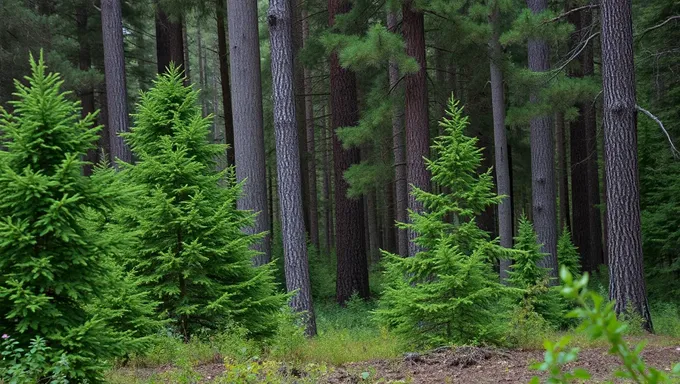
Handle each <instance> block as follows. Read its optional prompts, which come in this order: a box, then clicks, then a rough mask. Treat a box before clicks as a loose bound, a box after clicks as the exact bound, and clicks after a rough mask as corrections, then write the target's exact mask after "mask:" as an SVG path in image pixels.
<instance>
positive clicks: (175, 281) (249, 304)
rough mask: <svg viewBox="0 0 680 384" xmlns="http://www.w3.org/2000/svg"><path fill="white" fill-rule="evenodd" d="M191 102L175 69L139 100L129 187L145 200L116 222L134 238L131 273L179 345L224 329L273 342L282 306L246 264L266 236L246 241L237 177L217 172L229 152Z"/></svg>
mask: <svg viewBox="0 0 680 384" xmlns="http://www.w3.org/2000/svg"><path fill="white" fill-rule="evenodd" d="M197 99H198V92H197V91H194V90H192V89H191V87H187V86H184V85H183V77H182V75H181V72H180V71H179V70H178V69H177V68H176V67H174V66H172V68H170V69H169V71H168V73H167V74H163V75H159V77H158V78H157V79H156V81H155V83H154V87H153V88H152V89H151V90H150V91H149V92H146V93H144V94H143V95H142V98H141V101H140V103H139V105H138V111H137V114H136V115H134V118H135V124H134V127H133V129H132V132H131V133H130V134H129V135H128V136H127V140H128V143H129V144H130V147H131V148H132V150H133V152H134V154H135V155H136V156H137V158H138V159H139V162H138V163H137V164H136V165H135V166H130V167H129V180H130V181H131V182H133V183H137V184H139V185H141V187H142V188H143V190H144V193H143V194H142V196H140V197H139V199H138V200H139V204H137V205H136V206H132V207H130V208H128V209H126V210H125V212H122V217H123V218H124V219H125V220H126V222H125V223H126V224H127V225H129V226H131V227H132V228H137V230H138V231H139V243H138V245H137V247H136V248H135V249H134V252H133V254H132V255H130V256H129V264H130V266H131V267H132V268H133V269H134V271H135V272H136V273H137V274H138V275H139V276H140V279H141V281H142V283H143V286H145V287H147V289H148V290H149V291H150V292H151V296H152V298H153V299H156V300H159V301H161V302H162V304H161V306H160V310H162V311H163V312H166V313H167V315H168V316H169V317H170V318H171V319H172V321H173V325H174V326H175V328H176V330H177V331H178V332H179V333H181V334H182V335H183V336H184V338H185V339H188V338H189V337H190V336H191V335H192V334H193V333H195V332H196V331H198V330H199V329H202V328H207V329H219V328H220V327H222V326H224V325H226V324H227V323H228V322H236V323H238V324H240V325H242V326H243V327H246V328H247V329H248V330H249V331H250V332H251V334H252V335H253V336H262V335H265V334H269V333H271V332H272V331H273V328H272V326H271V325H272V323H273V322H274V315H275V313H276V312H277V311H278V310H279V309H280V307H281V306H282V305H283V304H284V302H285V300H284V296H281V295H278V294H276V293H275V285H274V282H273V274H272V269H271V265H269V264H267V265H263V266H261V267H254V266H253V265H252V263H251V260H252V258H253V257H254V256H256V255H257V252H256V251H254V250H251V249H250V247H251V246H252V245H253V243H255V242H257V241H260V240H261V238H262V236H263V234H256V235H250V234H246V233H244V232H243V231H242V230H243V228H245V227H248V226H250V225H252V222H253V214H251V213H249V212H247V211H241V210H237V209H235V204H236V200H237V199H238V198H239V196H240V193H241V185H240V184H236V183H235V181H234V174H233V167H229V168H227V169H225V170H224V171H222V172H218V171H216V170H215V168H216V167H215V166H216V163H215V158H216V157H217V156H218V155H220V154H223V153H224V150H225V146H224V145H217V144H209V143H208V140H207V139H208V134H209V127H210V124H211V119H212V117H202V116H201V108H200V106H199V105H198V104H197Z"/></svg>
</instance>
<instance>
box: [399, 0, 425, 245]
mask: <svg viewBox="0 0 680 384" xmlns="http://www.w3.org/2000/svg"><path fill="white" fill-rule="evenodd" d="M402 29H403V32H404V39H405V40H406V53H407V54H408V55H409V56H411V57H413V58H415V60H416V61H417V62H418V65H420V70H419V71H418V72H416V73H414V74H409V75H406V100H405V105H406V107H405V109H404V113H405V116H406V164H407V166H406V169H407V177H406V179H407V182H408V184H409V185H410V186H411V188H413V187H417V188H420V189H422V190H424V191H429V190H430V174H429V172H428V170H427V166H426V164H425V157H426V156H428V155H429V153H430V128H429V125H428V108H427V107H428V105H427V73H426V69H427V67H426V63H425V16H424V15H423V13H422V11H420V10H418V9H416V6H415V4H414V1H413V0H406V1H405V2H404V4H403V6H402ZM408 208H409V209H410V210H412V211H414V212H420V211H422V210H423V206H422V204H421V203H420V202H418V200H417V199H416V198H415V196H414V195H413V194H409V198H408ZM414 236H415V234H413V233H410V234H409V235H408V237H409V240H411V242H410V243H409V256H413V255H415V254H416V253H417V252H418V251H419V249H418V247H417V245H416V243H415V242H413V239H414Z"/></svg>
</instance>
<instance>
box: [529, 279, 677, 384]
mask: <svg viewBox="0 0 680 384" xmlns="http://www.w3.org/2000/svg"><path fill="white" fill-rule="evenodd" d="M560 277H561V278H562V281H563V283H564V286H563V287H562V290H561V292H562V294H563V295H564V296H565V297H566V298H568V299H571V300H573V301H574V302H576V303H577V304H578V307H577V308H576V309H574V310H573V311H572V312H570V314H569V315H570V316H572V317H575V318H577V319H579V320H581V324H580V325H579V327H578V331H580V332H583V333H585V334H587V335H588V337H589V338H590V339H591V340H597V339H600V338H604V339H606V340H607V342H608V343H609V345H610V348H609V353H610V354H612V355H615V356H617V357H619V358H620V359H621V362H622V364H623V366H622V367H621V368H620V369H618V370H617V371H616V372H615V376H616V377H617V378H622V379H627V380H630V381H632V382H634V383H640V384H658V383H670V382H671V379H672V378H673V377H675V378H680V364H676V365H675V366H674V367H673V368H672V370H671V373H670V375H668V374H666V373H665V372H662V371H660V370H658V369H655V368H653V367H648V366H647V365H646V364H645V362H644V361H643V360H642V358H641V357H640V355H641V352H642V350H643V348H644V342H642V343H639V344H637V345H636V346H635V348H633V349H631V348H630V347H629V346H628V344H627V343H626V341H625V340H624V338H623V336H624V334H625V333H626V328H627V325H626V324H624V323H623V322H621V321H620V320H618V319H617V318H616V312H615V311H614V303H613V302H607V301H606V300H605V299H604V298H603V297H602V296H600V295H599V294H597V293H595V292H593V291H590V290H588V274H587V273H586V274H584V275H583V276H582V277H581V278H580V279H574V277H573V276H572V274H571V273H570V272H569V270H568V269H567V268H566V267H564V266H563V267H562V268H561V270H560ZM569 341H570V337H569V336H563V337H562V338H561V339H560V340H559V341H558V342H556V343H552V342H550V341H547V340H546V342H545V348H546V352H545V359H544V361H543V362H542V363H538V364H536V365H535V366H534V368H535V369H538V370H541V371H545V372H548V374H549V377H548V379H547V381H546V382H547V383H554V384H561V383H570V382H575V381H580V380H587V379H589V378H590V374H589V373H588V372H587V371H586V370H584V369H580V368H578V369H574V370H573V371H570V372H564V366H565V365H566V364H568V363H571V362H574V361H576V359H577V357H578V352H579V350H578V348H569V347H568V344H569ZM540 382H541V380H540V379H539V378H538V377H534V378H533V379H532V381H531V383H535V384H538V383H540Z"/></svg>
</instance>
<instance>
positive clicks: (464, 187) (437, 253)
mask: <svg viewBox="0 0 680 384" xmlns="http://www.w3.org/2000/svg"><path fill="white" fill-rule="evenodd" d="M447 115H448V118H444V119H443V120H442V121H441V123H440V125H441V127H442V128H443V129H444V136H442V137H439V138H438V139H437V140H436V141H435V145H434V148H435V150H436V151H437V153H439V157H438V158H437V159H435V160H428V161H427V164H428V169H429V170H430V172H432V181H433V183H434V184H436V186H437V187H435V188H433V190H442V191H446V192H441V193H439V194H437V193H429V192H426V191H423V190H420V189H417V188H414V191H413V194H414V195H415V198H416V199H417V200H418V201H420V202H421V203H423V205H424V207H425V211H424V212H422V213H411V220H412V223H410V224H406V225H404V226H405V227H408V228H409V229H410V230H412V231H413V232H415V233H416V234H417V238H416V239H415V241H416V242H417V243H418V244H419V245H421V246H422V247H423V248H424V250H423V251H421V252H419V253H417V254H416V255H415V256H413V257H410V258H401V257H399V256H398V255H394V254H390V253H385V254H384V259H385V275H384V276H385V291H384V293H383V295H382V297H381V299H380V304H379V307H378V309H377V310H376V311H375V314H376V317H377V319H378V320H379V322H380V323H381V324H383V325H385V326H387V327H388V328H390V329H393V330H394V331H395V332H396V333H397V334H398V335H401V336H403V337H404V338H406V339H408V340H410V341H411V342H413V343H416V344H421V345H422V344H425V345H433V344H444V343H450V342H460V343H469V342H475V341H478V342H497V341H499V340H500V339H501V333H502V329H503V325H504V319H503V317H504V316H506V315H507V313H508V309H509V308H508V307H507V300H505V298H506V297H508V296H512V295H513V294H516V293H517V292H516V290H513V289H512V288H508V287H506V286H504V285H502V284H500V282H499V276H498V275H497V274H496V273H494V271H493V268H492V263H493V260H494V258H495V257H498V256H503V257H510V256H511V254H512V253H515V251H513V250H508V249H505V248H502V247H500V246H499V245H498V244H497V242H496V241H494V240H491V239H490V238H489V234H488V233H486V232H485V231H483V230H481V229H480V228H479V227H478V225H477V223H476V222H475V216H477V215H479V214H480V213H481V212H483V211H484V210H485V209H486V208H487V207H488V206H490V205H494V204H497V203H498V202H499V201H500V199H501V198H500V197H499V196H497V195H496V194H494V192H493V177H492V175H491V170H488V171H487V172H484V173H481V174H479V173H478V172H477V170H478V168H479V166H480V163H481V160H482V155H481V149H480V148H478V147H477V139H476V138H473V137H468V136H465V134H464V130H465V128H466V127H467V125H468V120H467V117H464V116H463V110H462V107H459V106H458V102H456V101H455V100H453V99H452V100H451V101H450V103H449V106H448V111H447ZM438 187H441V188H438ZM453 216H455V217H457V220H454V221H453V222H451V221H450V220H448V219H447V218H449V217H453Z"/></svg>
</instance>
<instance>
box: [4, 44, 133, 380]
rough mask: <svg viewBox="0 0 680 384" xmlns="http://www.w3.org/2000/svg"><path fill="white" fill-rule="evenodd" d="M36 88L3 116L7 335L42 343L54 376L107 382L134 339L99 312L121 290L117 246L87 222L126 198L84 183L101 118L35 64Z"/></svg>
mask: <svg viewBox="0 0 680 384" xmlns="http://www.w3.org/2000/svg"><path fill="white" fill-rule="evenodd" d="M30 63H31V69H32V74H31V76H30V77H26V81H27V83H28V84H27V85H23V84H21V83H20V82H19V81H16V82H15V86H16V93H15V94H14V95H15V96H16V98H17V99H16V100H14V101H11V102H10V103H11V105H12V106H13V107H14V111H13V112H12V113H8V112H6V111H4V110H2V108H0V113H1V114H2V115H1V116H0V132H1V136H0V147H5V148H6V150H5V151H1V152H0V197H1V198H0V216H1V217H2V219H0V333H1V334H7V335H9V336H10V337H12V338H13V339H14V340H16V341H18V342H19V344H20V346H21V347H23V348H26V347H28V346H29V343H30V340H31V339H33V338H35V337H40V338H42V339H44V341H45V342H46V344H47V345H48V346H49V348H50V354H49V356H47V361H46V362H45V365H46V366H50V365H52V366H53V365H54V364H57V362H58V361H59V360H60V359H63V358H65V359H66V362H67V365H68V370H67V378H68V380H69V381H71V382H90V383H97V382H102V376H101V373H102V371H103V369H104V368H105V367H106V364H105V361H106V360H107V359H110V358H113V357H116V356H121V355H123V354H124V353H125V349H126V348H127V346H128V345H127V343H128V342H129V341H130V339H131V335H130V334H129V333H125V332H121V331H118V330H117V328H116V327H114V326H112V325H111V324H110V323H109V321H110V320H112V318H115V317H117V316H118V315H120V312H119V311H116V310H114V309H113V308H111V309H110V310H108V311H106V312H105V313H98V312H97V313H95V312H94V311H92V310H91V309H92V307H93V306H96V305H97V304H98V303H99V302H100V301H101V300H103V299H104V297H105V295H106V293H107V292H108V286H109V285H110V284H116V282H114V281H113V280H114V279H115V278H116V276H115V271H114V270H113V269H112V267H111V263H112V260H113V259H112V258H113V255H114V253H115V249H114V243H113V242H111V241H110V239H109V238H105V237H100V236H99V234H98V233H97V232H96V231H95V230H93V229H92V227H91V226H90V225H89V221H88V220H87V217H88V215H89V214H90V213H91V212H92V211H96V212H105V211H110V210H111V208H112V206H111V205H112V204H111V202H112V201H114V200H115V199H113V198H112V197H113V196H115V195H116V194H117V193H118V191H116V190H113V189H112V188H111V186H110V185H109V184H106V183H102V182H101V180H102V179H97V178H88V177H86V176H83V174H82V168H83V165H84V162H83V161H81V160H80V159H81V158H83V156H84V155H85V154H86V153H87V151H88V150H89V149H91V148H93V147H94V143H95V142H96V140H97V138H98V136H97V132H98V131H99V129H100V127H95V126H94V122H95V118H96V116H95V115H94V114H88V115H87V116H85V117H84V118H81V117H80V116H81V114H80V105H79V102H72V101H69V100H68V99H67V93H64V92H62V91H61V86H62V84H63V81H62V80H60V77H59V75H58V74H54V73H50V74H48V73H46V68H45V65H44V62H43V58H42V55H41V57H40V60H39V61H38V62H36V61H35V60H34V59H33V57H31V60H30Z"/></svg>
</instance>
